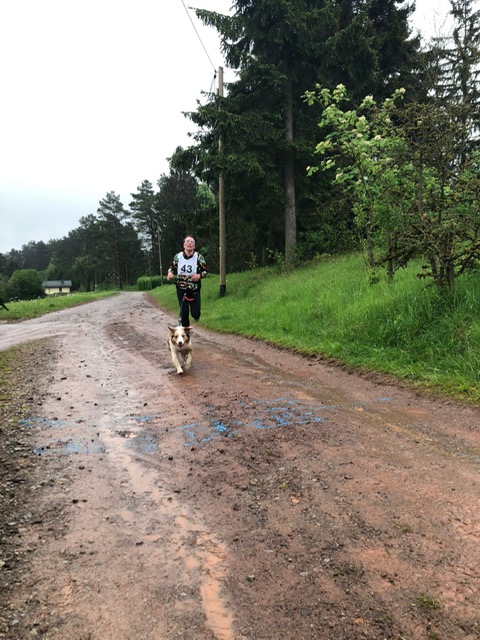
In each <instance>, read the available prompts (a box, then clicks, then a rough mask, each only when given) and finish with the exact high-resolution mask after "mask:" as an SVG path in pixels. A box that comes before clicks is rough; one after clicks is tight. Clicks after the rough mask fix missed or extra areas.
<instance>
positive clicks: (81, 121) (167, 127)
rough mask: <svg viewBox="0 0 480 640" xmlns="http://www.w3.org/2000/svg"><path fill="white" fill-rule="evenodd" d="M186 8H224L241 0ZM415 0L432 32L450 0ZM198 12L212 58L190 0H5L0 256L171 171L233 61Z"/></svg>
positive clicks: (199, 1)
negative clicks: (199, 109)
mask: <svg viewBox="0 0 480 640" xmlns="http://www.w3.org/2000/svg"><path fill="white" fill-rule="evenodd" d="M185 5H186V6H187V7H188V6H195V7H201V8H204V9H209V10H213V11H218V12H219V13H224V14H226V13H228V12H229V10H230V7H231V0H190V1H189V0H185ZM416 5H417V12H416V17H417V18H418V20H417V19H416V20H415V24H416V25H418V27H419V28H420V29H421V31H422V33H424V34H427V35H433V33H434V32H435V31H434V29H435V26H439V25H441V23H442V21H443V17H444V16H445V15H446V14H447V13H448V9H449V6H450V4H449V2H448V0H436V2H435V5H434V6H433V7H432V2H431V0H417V2H416ZM190 16H191V18H192V20H193V21H194V23H195V26H196V28H197V31H198V32H199V34H200V37H201V39H202V42H203V44H204V46H205V48H206V50H207V53H208V56H207V53H205V51H204V49H203V47H202V44H201V43H200V41H199V39H198V36H197V35H196V33H195V30H194V28H193V26H192V23H191V21H190V19H189V16H188V15H187V12H186V11H185V8H184V5H183V3H182V0H135V1H134V0H81V1H80V0H77V1H76V2H74V1H73V0H0V60H1V62H0V253H6V252H8V251H9V250H10V249H21V247H22V246H23V245H24V244H26V243H28V242H30V241H32V240H34V241H40V240H43V241H44V242H48V241H49V240H51V239H54V238H62V237H64V236H66V235H67V234H68V232H69V231H71V230H72V229H74V228H76V227H78V225H79V219H80V217H82V216H84V215H88V214H90V213H96V210H97V207H98V203H99V200H101V199H102V198H104V196H105V195H106V193H107V192H108V191H114V192H115V193H117V194H119V195H120V198H121V200H122V202H123V204H124V205H125V206H126V207H128V205H129V203H130V202H131V200H132V198H131V195H130V194H131V193H132V192H135V191H137V187H138V186H139V185H140V184H141V182H142V181H143V180H149V181H150V182H151V183H152V184H153V186H154V187H156V182H157V180H158V178H159V177H160V175H161V174H162V173H168V171H169V167H168V161H167V158H168V157H169V156H171V155H172V153H173V152H174V151H175V148H176V147H177V146H178V145H182V146H188V145H189V144H190V138H189V137H188V133H189V132H192V131H194V125H193V123H192V122H191V121H190V120H188V119H187V118H185V117H184V116H183V114H182V112H184V111H194V110H195V109H196V105H197V100H200V101H202V100H203V97H202V95H201V94H202V91H209V90H210V89H212V88H214V87H215V85H214V84H213V79H214V70H215V69H217V68H218V67H219V66H223V65H224V61H223V59H222V57H221V55H220V52H219V47H218V39H217V35H216V31H215V29H213V28H212V29H207V28H205V27H203V25H202V24H201V23H200V21H198V20H197V18H196V16H195V15H194V13H193V12H190ZM209 58H210V59H209ZM229 79H232V76H231V74H230V75H229V72H228V70H227V69H226V70H225V81H226V82H228V80H229Z"/></svg>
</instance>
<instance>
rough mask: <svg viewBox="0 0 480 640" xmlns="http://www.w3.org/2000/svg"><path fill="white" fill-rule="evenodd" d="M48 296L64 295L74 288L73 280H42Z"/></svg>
mask: <svg viewBox="0 0 480 640" xmlns="http://www.w3.org/2000/svg"><path fill="white" fill-rule="evenodd" d="M42 286H43V290H44V291H45V295H46V296H64V295H66V294H67V293H70V292H71V290H72V281H71V280H45V281H44V282H42Z"/></svg>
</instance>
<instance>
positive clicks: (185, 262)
mask: <svg viewBox="0 0 480 640" xmlns="http://www.w3.org/2000/svg"><path fill="white" fill-rule="evenodd" d="M197 263H198V260H197V254H196V253H194V254H193V256H192V257H191V258H188V259H186V258H185V256H184V255H183V253H181V254H180V256H179V258H178V267H177V275H179V276H185V277H186V278H191V277H192V276H193V275H195V274H196V273H197Z"/></svg>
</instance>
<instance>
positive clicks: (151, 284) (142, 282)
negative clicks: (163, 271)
mask: <svg viewBox="0 0 480 640" xmlns="http://www.w3.org/2000/svg"><path fill="white" fill-rule="evenodd" d="M163 281H164V282H165V279H164V280H163ZM161 284H162V278H161V276H142V277H141V278H138V279H137V289H138V290H139V291H151V290H152V289H155V287H159V286H160V285H161Z"/></svg>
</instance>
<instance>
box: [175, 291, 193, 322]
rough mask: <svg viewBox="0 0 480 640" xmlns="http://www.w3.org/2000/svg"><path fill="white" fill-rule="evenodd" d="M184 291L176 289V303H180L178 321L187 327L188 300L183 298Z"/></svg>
mask: <svg viewBox="0 0 480 640" xmlns="http://www.w3.org/2000/svg"><path fill="white" fill-rule="evenodd" d="M184 296H185V291H183V290H182V289H177V298H178V304H179V305H180V323H181V325H182V327H189V326H190V320H189V319H188V302H187V301H186V300H185V301H184Z"/></svg>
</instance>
